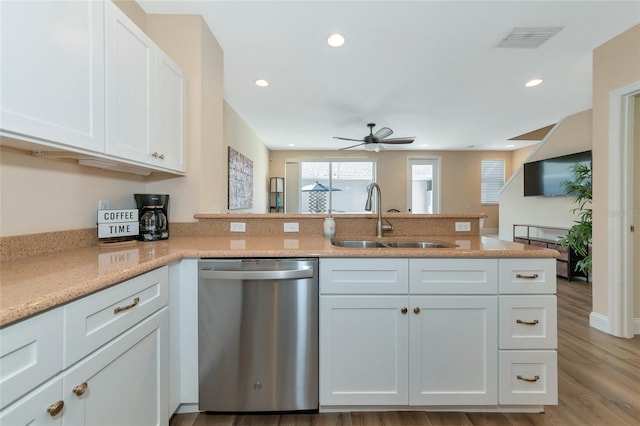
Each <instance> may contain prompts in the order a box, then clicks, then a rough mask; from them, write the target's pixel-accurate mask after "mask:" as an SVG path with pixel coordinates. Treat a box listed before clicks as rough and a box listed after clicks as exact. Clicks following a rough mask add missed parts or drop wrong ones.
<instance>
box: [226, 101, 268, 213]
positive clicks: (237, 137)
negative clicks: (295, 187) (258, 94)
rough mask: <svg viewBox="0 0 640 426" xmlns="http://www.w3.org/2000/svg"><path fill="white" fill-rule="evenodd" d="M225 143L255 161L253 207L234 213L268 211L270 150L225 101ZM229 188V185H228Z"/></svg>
mask: <svg viewBox="0 0 640 426" xmlns="http://www.w3.org/2000/svg"><path fill="white" fill-rule="evenodd" d="M224 145H225V149H224V150H225V152H226V151H227V147H231V148H233V149H235V150H236V151H238V152H239V153H241V154H242V155H244V156H245V157H247V158H249V159H250V160H251V161H253V208H251V209H239V210H233V211H232V213H234V212H235V213H267V212H268V211H269V208H268V207H269V206H268V200H267V191H268V189H267V188H268V181H269V150H268V149H267V147H266V146H265V145H264V143H262V141H261V140H260V138H258V136H257V135H256V134H255V133H254V131H253V130H251V128H250V127H249V126H247V124H246V123H245V122H244V121H243V120H242V118H240V116H239V115H238V114H237V113H236V112H235V111H234V109H233V108H231V106H230V105H229V104H227V103H226V102H225V103H224ZM227 188H228V185H227Z"/></svg>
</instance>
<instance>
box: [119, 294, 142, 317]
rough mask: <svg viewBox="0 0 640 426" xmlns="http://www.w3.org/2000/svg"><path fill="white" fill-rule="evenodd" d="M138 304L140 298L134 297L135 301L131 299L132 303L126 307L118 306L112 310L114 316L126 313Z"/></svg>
mask: <svg viewBox="0 0 640 426" xmlns="http://www.w3.org/2000/svg"><path fill="white" fill-rule="evenodd" d="M138 303H140V298H139V297H136V298H135V299H133V303H132V304H130V305H127V306H118V307H117V308H115V309H114V310H113V313H114V314H119V313H120V312H122V311H126V310H127V309H131V308H133V307H136V306H137V305H138Z"/></svg>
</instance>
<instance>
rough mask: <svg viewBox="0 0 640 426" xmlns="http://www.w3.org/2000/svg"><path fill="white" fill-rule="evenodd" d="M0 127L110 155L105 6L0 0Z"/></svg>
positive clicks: (19, 134)
mask: <svg viewBox="0 0 640 426" xmlns="http://www.w3.org/2000/svg"><path fill="white" fill-rule="evenodd" d="M0 15H1V18H0V19H1V22H0V28H1V30H0V31H1V32H0V40H1V49H0V51H2V55H0V64H1V65H0V75H1V82H0V85H1V87H2V96H1V97H0V110H1V116H0V128H1V129H2V132H3V133H4V134H5V135H9V136H15V137H19V138H23V139H24V138H28V139H30V140H32V141H33V140H34V141H36V142H41V143H42V142H44V143H45V144H47V143H48V142H53V143H55V144H60V145H61V146H63V147H64V146H66V147H74V148H80V149H83V150H90V151H97V152H102V151H104V133H105V131H104V126H105V124H104V123H105V114H104V4H103V3H102V2H93V1H86V2H82V1H64V2H60V1H55V2H33V1H3V2H0Z"/></svg>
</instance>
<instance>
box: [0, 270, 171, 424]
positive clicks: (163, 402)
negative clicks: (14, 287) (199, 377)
mask: <svg viewBox="0 0 640 426" xmlns="http://www.w3.org/2000/svg"><path fill="white" fill-rule="evenodd" d="M167 271H168V268H167V267H162V268H159V269H156V270H154V271H151V272H149V273H147V274H143V275H140V276H138V277H136V278H133V279H131V280H128V281H126V282H124V283H122V284H119V285H117V286H114V287H111V288H108V289H106V290H103V291H101V292H98V293H95V294H93V295H90V296H87V297H85V298H83V299H80V300H78V301H76V302H73V303H70V304H68V305H65V306H64V307H61V308H57V309H55V310H53V311H50V312H47V313H44V314H41V315H39V316H36V317H33V318H30V319H27V320H25V321H22V322H19V323H17V324H14V325H11V326H9V327H7V328H5V329H3V330H2V339H3V342H2V343H3V345H2V350H3V353H2V358H1V362H2V364H1V365H0V367H2V368H0V371H2V375H3V377H2V383H1V384H0V390H2V398H3V399H2V405H3V407H2V411H1V412H0V420H1V423H2V424H30V423H29V422H30V421H32V420H33V421H35V424H49V423H51V422H52V421H53V423H51V424H62V425H83V424H90V425H98V424H119V425H138V424H147V425H163V424H167V423H168V415H169V413H168V383H167V380H166V378H167V369H168V365H169V364H168V350H169V347H168V333H169V329H168V321H169V313H168V309H167V308H166V305H167V291H168V272H167ZM63 318H64V321H63ZM44 331H46V333H45V334H44V335H43V332H44ZM5 336H8V339H7V342H9V343H10V344H9V345H6V346H5V340H4V338H5ZM12 336H13V337H12ZM16 336H19V337H20V339H22V341H23V343H21V342H20V341H19V340H16ZM48 336H49V338H50V339H53V341H49V340H46V338H47V337H48ZM62 348H64V362H63V356H62V353H63V350H62ZM5 349H6V353H5ZM49 357H50V359H49ZM44 363H48V364H51V365H48V364H47V365H46V368H40V367H39V365H40V364H42V365H45V364H44ZM5 373H7V377H5V376H4V375H5ZM51 377H53V378H52V379H50V380H49V382H46V383H45V384H43V385H40V384H41V383H43V382H44V381H45V380H47V379H49V378H51ZM5 386H6V387H7V389H6V390H7V392H6V394H5ZM36 386H40V387H36ZM16 389H17V390H16ZM5 397H6V398H7V400H6V401H5ZM16 397H17V398H18V399H16ZM7 404H8V405H7ZM56 404H57V406H58V407H59V408H60V410H56ZM5 405H6V406H5ZM56 411H59V412H57V413H56Z"/></svg>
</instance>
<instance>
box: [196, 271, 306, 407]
mask: <svg viewBox="0 0 640 426" xmlns="http://www.w3.org/2000/svg"><path fill="white" fill-rule="evenodd" d="M198 269H199V279H198V359H199V361H198V363H199V365H198V370H199V397H200V399H199V408H200V410H204V411H213V412H265V411H280V412H283V411H317V410H318V259H201V260H200V261H199V263H198Z"/></svg>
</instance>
